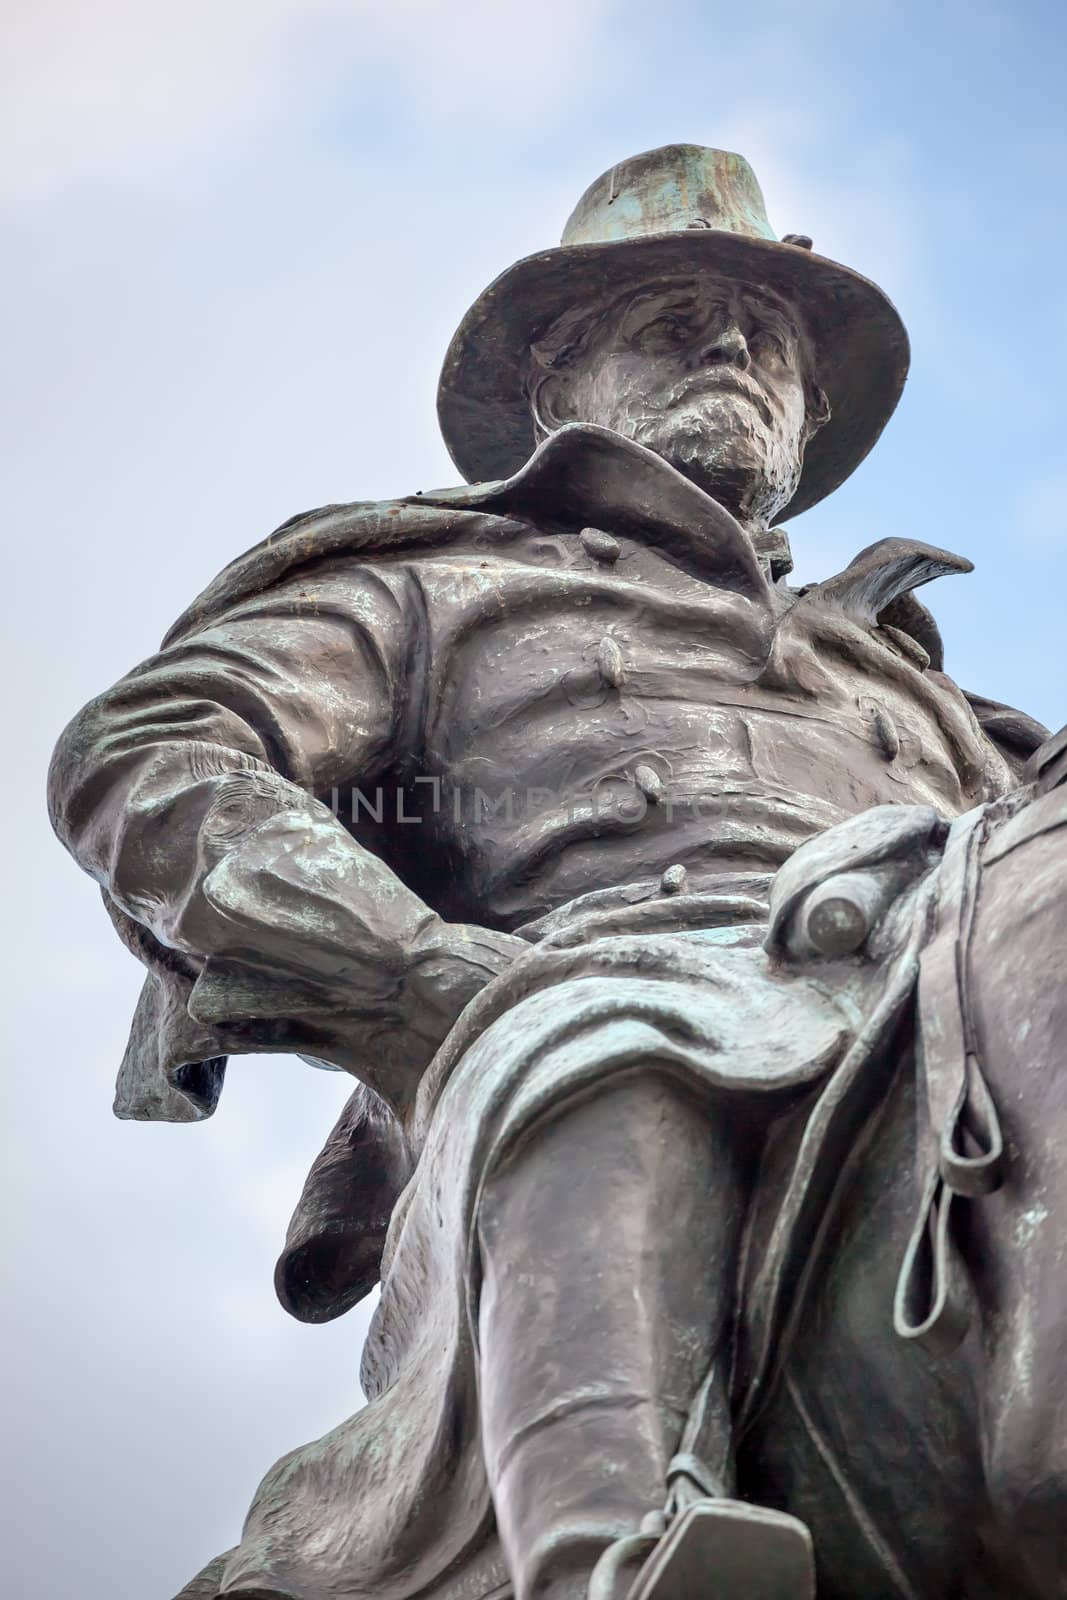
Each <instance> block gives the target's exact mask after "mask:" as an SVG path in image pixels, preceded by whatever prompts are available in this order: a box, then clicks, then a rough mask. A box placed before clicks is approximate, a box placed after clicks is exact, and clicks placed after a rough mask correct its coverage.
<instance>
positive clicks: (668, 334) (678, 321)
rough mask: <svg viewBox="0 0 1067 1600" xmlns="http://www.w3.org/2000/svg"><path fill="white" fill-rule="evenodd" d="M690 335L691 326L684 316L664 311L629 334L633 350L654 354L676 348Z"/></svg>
mask: <svg viewBox="0 0 1067 1600" xmlns="http://www.w3.org/2000/svg"><path fill="white" fill-rule="evenodd" d="M691 336H692V326H691V324H690V323H689V322H688V321H687V320H686V319H685V318H684V317H679V316H675V315H673V314H672V313H669V312H665V313H664V315H663V316H661V317H654V318H653V320H652V321H651V322H647V323H646V324H645V326H644V327H643V328H638V330H637V331H636V332H635V333H634V334H632V335H631V338H630V344H631V345H632V346H633V348H634V349H635V350H641V351H645V352H646V353H648V354H653V355H654V354H658V353H663V352H666V351H670V350H677V349H678V348H679V347H680V346H681V345H683V344H685V342H686V340H687V339H689V338H690V337H691Z"/></svg>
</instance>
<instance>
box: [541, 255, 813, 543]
mask: <svg viewBox="0 0 1067 1600" xmlns="http://www.w3.org/2000/svg"><path fill="white" fill-rule="evenodd" d="M546 348H550V345H549V342H548V341H546V345H544V346H541V347H539V350H540V352H543V351H544V350H545V349H546ZM538 353H539V352H535V356H537V355H538ZM541 359H542V360H544V355H543V354H542V355H541ZM548 359H549V360H550V361H551V362H552V365H551V366H550V367H549V369H548V370H547V371H545V372H542V374H541V375H540V376H539V377H538V378H537V379H536V380H535V383H534V385H533V386H532V400H533V406H534V416H535V421H536V423H537V424H538V426H539V428H540V429H541V431H542V432H549V431H552V430H553V429H554V428H557V427H560V426H561V425H562V424H563V423H564V422H588V423H596V424H599V425H600V426H601V427H605V428H612V429H614V430H615V431H616V432H617V433H621V434H623V435H625V437H626V438H628V439H634V440H636V441H637V443H638V444H643V445H647V446H648V448H649V449H651V450H655V451H656V452H657V454H659V455H661V456H663V457H664V459H665V460H667V461H669V462H670V463H671V465H672V466H674V467H677V468H678V470H679V471H680V472H683V473H685V475H686V476H687V477H689V478H691V479H692V480H693V481H694V482H695V483H697V484H698V485H699V486H700V487H701V488H702V489H704V490H706V491H707V492H708V493H709V494H711V495H713V496H714V497H715V498H716V499H717V500H719V501H721V502H722V504H724V505H725V506H727V507H728V508H729V509H730V510H731V511H733V512H734V514H735V515H737V516H738V517H739V518H740V519H741V520H742V521H743V522H745V523H747V524H749V525H751V526H761V527H765V526H767V525H768V524H769V522H770V521H772V520H773V518H774V517H775V515H776V514H777V513H778V512H779V511H781V510H782V508H783V507H784V506H786V505H787V504H788V503H789V501H790V500H791V499H792V497H793V493H794V491H795V489H796V486H797V483H798V481H799V478H800V469H801V465H802V463H803V458H804V446H805V445H806V443H807V441H808V439H809V438H810V437H811V436H812V434H813V433H814V432H815V431H816V429H817V428H819V427H821V426H822V424H823V423H824V422H825V421H826V420H827V418H828V416H829V408H828V406H827V404H826V398H825V396H824V395H823V394H822V391H821V390H820V389H818V387H817V385H816V384H815V383H814V381H813V379H812V377H811V376H810V374H811V359H810V353H809V346H808V341H807V339H806V337H805V334H804V331H803V329H802V327H801V326H800V324H799V322H798V319H797V317H796V314H795V313H794V312H793V311H792V310H791V309H790V308H789V307H788V306H787V305H786V304H785V303H784V302H782V301H780V300H778V299H777V297H775V296H772V295H770V294H769V293H767V292H764V291H759V290H755V289H749V288H747V287H744V286H739V285H736V284H730V283H726V282H724V281H722V280H714V279H713V280H708V279H701V280H699V281H698V280H678V281H676V282H674V283H671V284H662V283H661V284H656V285H654V286H650V287H648V288H645V289H640V290H638V291H637V292H635V293H633V294H631V295H629V296H627V297H626V299H625V300H623V301H619V302H617V303H616V304H615V305H613V306H612V307H611V308H609V310H607V311H606V312H605V313H603V315H602V316H600V317H599V318H598V319H597V320H596V321H594V322H593V323H592V325H591V326H588V327H587V328H585V329H584V330H583V332H582V335H581V337H580V339H579V340H578V341H577V343H576V344H575V345H573V346H572V347H571V348H570V349H568V350H566V351H565V352H563V353H561V354H557V353H556V352H551V353H550V355H549V358H548Z"/></svg>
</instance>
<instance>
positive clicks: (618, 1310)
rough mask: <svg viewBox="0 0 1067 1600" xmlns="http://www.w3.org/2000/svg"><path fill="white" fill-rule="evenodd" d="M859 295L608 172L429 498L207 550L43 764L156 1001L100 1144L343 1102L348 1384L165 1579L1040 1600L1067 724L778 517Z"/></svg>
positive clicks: (897, 378)
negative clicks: (124, 1135) (202, 583)
mask: <svg viewBox="0 0 1067 1600" xmlns="http://www.w3.org/2000/svg"><path fill="white" fill-rule="evenodd" d="M906 368H907V340H906V336H905V333H904V329H903V327H902V325H901V323H900V320H899V318H898V316H897V314H896V312H895V311H894V309H893V307H892V306H891V305H890V303H889V302H888V300H887V299H886V298H885V296H884V295H883V294H882V293H881V291H880V290H878V289H877V288H876V287H875V286H874V285H873V284H870V283H868V282H867V281H866V280H865V279H863V278H861V277H859V276H858V275H857V274H856V273H854V272H851V271H850V270H848V269H846V268H844V267H841V266H839V265H837V264H836V263H834V262H831V261H828V260H825V259H823V258H822V257H820V256H818V255H816V254H815V253H814V252H813V251H812V249H811V241H810V240H807V239H802V238H800V237H799V236H790V237H789V239H788V240H786V241H779V240H778V239H777V238H776V237H775V235H774V234H773V232H772V231H771V229H770V226H769V224H768V222H767V219H766V215H765V212H764V207H763V201H762V197H761V195H760V192H759V188H758V186H757V184H756V181H755V178H754V176H753V174H752V172H751V170H750V169H749V168H748V166H747V164H746V163H745V162H744V161H742V160H741V158H740V157H737V156H733V155H727V154H724V153H723V152H720V151H710V150H704V149H700V148H698V147H695V146H670V147H668V148H666V149H663V150H658V151H653V152H651V153H649V154H648V155H645V156H640V157H637V158H635V159H634V160H632V161H628V162H624V163H622V164H621V165H620V166H617V167H615V168H613V169H612V171H611V172H610V173H607V174H605V175H604V177H603V178H601V179H599V180H598V182H597V183H595V184H594V185H593V186H592V187H591V188H590V190H589V191H588V192H587V193H586V195H585V196H584V197H583V199H582V200H581V201H580V202H579V205H578V207H577V209H576V211H575V213H574V215H573V216H572V218H571V220H570V222H569V223H568V225H567V230H566V232H565V234H564V243H563V245H562V246H561V247H560V248H559V249H557V250H551V251H547V252H544V253H542V254H540V255H538V256H534V257H531V258H530V259H528V260H526V261H524V262H520V263H519V264H518V265H517V266H515V267H513V268H511V269H510V271H509V272H507V273H505V274H504V275H503V276H502V277H501V278H500V279H498V280H497V282H496V283H495V284H493V285H492V286H491V287H490V288H489V289H488V290H487V291H486V292H485V294H484V295H483V296H482V297H481V298H480V299H479V301H478V302H477V304H476V305H475V306H474V308H473V309H472V310H471V311H470V313H469V314H468V315H467V317H466V318H465V320H464V322H463V324H462V326H461V328H460V330H459V332H458V333H457V335H456V337H455V339H454V341H453V343H452V346H451V349H450V350H449V353H448V356H447V358H446V362H445V367H444V372H443V375H442V380H441V390H440V397H439V408H440V416H441V422H442V428H443V430H444V433H445V437H446V439H447V441H448V444H449V447H450V449H451V451H452V453H453V456H454V458H455V460H456V462H457V465H458V466H459V467H460V469H461V470H462V471H463V473H464V474H465V476H466V477H467V478H468V479H470V480H477V481H472V482H471V483H470V484H469V485H468V486H465V487H462V488H458V489H455V488H453V489H447V490H443V491H441V492H439V493H434V494H423V495H420V496H415V497H412V498H409V499H405V500H398V501H395V502H387V503H381V504H370V503H367V504H356V505H348V506H329V507H326V508H325V509H323V510H320V511H315V512H311V513H309V514H307V515H305V516H302V517H297V518H295V519H294V520H293V521H291V522H289V523H286V524H284V525H283V527H281V528H280V529H278V531H277V532H276V533H274V534H272V535H271V536H270V538H269V539H267V540H266V541H265V542H264V543H263V544H261V545H259V546H257V547H256V548H255V549H253V550H251V551H250V552H248V554H246V555H244V556H242V557H239V558H238V559H237V560H236V561H235V562H233V563H232V564H231V565H230V566H229V567H227V568H226V569H225V571H224V572H223V573H222V574H221V575H220V577H219V578H218V579H216V581H215V582H214V583H213V584H212V585H211V586H210V587H209V588H208V589H207V590H206V591H205V593H204V594H203V595H201V596H200V598H199V599H198V600H197V601H196V602H195V603H194V604H193V605H192V606H191V607H190V608H189V610H187V611H186V612H185V614H184V615H183V616H182V617H181V619H180V620H179V621H178V623H177V624H176V625H175V627H174V628H173V629H172V630H171V633H170V634H169V636H168V638H167V640H166V641H165V643H164V646H163V648H162V650H161V651H160V652H159V653H158V654H157V655H155V656H153V657H151V658H150V659H149V660H148V661H146V662H145V663H143V664H142V665H141V666H139V667H137V668H135V669H134V670H133V671H132V672H131V673H129V674H128V675H127V676H126V677H125V678H124V679H123V680H122V681H121V682H120V683H119V684H117V685H116V686H115V687H114V688H113V689H110V690H108V691H107V692H106V693H105V694H103V695H101V696H100V697H99V698H98V699H96V700H94V701H93V702H92V703H91V704H90V705H89V706H88V707H87V708H86V709H85V711H84V712H83V713H82V714H81V715H80V716H79V717H78V718H77V719H76V720H75V722H74V723H73V724H72V725H71V727H70V728H69V729H68V730H67V731H66V733H65V734H64V735H63V738H62V740H61V742H60V745H59V748H58V750H57V752H56V757H55V762H54V766H53V772H52V780H51V804H52V814H53V817H54V820H55V825H56V828H57V831H58V832H59V834H60V837H61V838H62V839H63V841H64V842H65V844H66V845H67V846H68V848H69V849H70V850H71V851H72V852H73V854H74V855H75V856H76V858H77V859H78V860H79V861H80V863H81V864H82V866H83V867H85V869H86V870H87V871H89V872H91V873H92V874H93V875H94V876H95V877H96V878H97V879H98V881H99V882H100V883H101V884H102V886H103V890H104V898H105V903H106V905H107V908H108V911H109V912H110V914H111V917H112V920H113V921H114V923H115V925H116V927H117V929H118V931H119V933H120V935H121V936H122V937H123V938H124V939H125V940H126V942H127V943H128V944H129V945H130V947H131V948H132V949H133V950H134V951H135V953H136V954H137V955H138V956H139V957H140V959H141V960H142V961H143V962H144V964H145V966H146V967H147V969H148V976H147V979H146V982H145V988H144V992H143V996H142V999H141V1003H140V1005H139V1007H138V1011H137V1015H136V1017H135V1019H134V1024H133V1029H132V1033H131V1038H130V1045H129V1048H128V1050H127V1054H126V1057H125V1059H124V1061H123V1063H122V1067H121V1070H120V1075H119V1085H118V1095H117V1101H116V1110H117V1112H118V1114H119V1115H120V1116H125V1117H143V1118H169V1119H172V1120H184V1121H189V1120H196V1119H198V1118H201V1117H204V1116H207V1115H210V1113H211V1111H212V1110H213V1109H214V1106H215V1103H216V1101H217V1098H218V1095H219V1093H220V1091H221V1089H222V1083H223V1075H224V1070H225V1061H226V1057H227V1055H229V1054H231V1053H234V1052H241V1051H246V1052H247V1051H264V1050H285V1051H296V1052H298V1053H300V1054H302V1055H304V1056H306V1057H308V1058H309V1059H311V1060H313V1061H316V1062H318V1063H320V1064H327V1065H330V1066H333V1067H334V1068H338V1069H341V1070H344V1071H347V1072H350V1073H351V1074H352V1075H353V1077H354V1078H355V1079H356V1080H357V1086H356V1088H355V1090H354V1092H353V1094H352V1097H351V1099H350V1101H349V1103H348V1106H347V1107H346V1109H345V1112H344V1114H343V1116H342V1117H341V1119H340V1121H339V1123H338V1125H337V1127H336V1128H335V1129H334V1131H333V1132H332V1133H331V1135H330V1137H329V1139H328V1140H327V1142H326V1145H325V1147H324V1149H323V1151H322V1154H321V1155H320V1156H319V1158H318V1160H317V1161H316V1163H315V1165H314V1167H313V1168H312V1171H311V1173H310V1174H309V1176H308V1180H307V1183H306V1186H305V1189H304V1193H303V1195H302V1197H301V1200H300V1203H299V1205H298V1207H297V1210H296V1213H295V1215H294V1217H293V1221H292V1224H291V1227H290V1231H289V1235H288V1238H287V1239H286V1242H285V1247H284V1250H283V1252H282V1255H281V1258H280V1260H279V1263H278V1271H277V1280H276V1281H277V1288H278V1294H279V1296H280V1298H281V1300H282V1303H283V1304H284V1305H285V1306H286V1307H287V1308H288V1309H289V1310H290V1311H291V1312H292V1313H293V1314H294V1315H295V1316H298V1317H301V1318H304V1319H306V1320H309V1321H321V1320H326V1319H328V1318H331V1317H335V1316H337V1315H339V1314H340V1313H342V1312H343V1311H345V1310H347V1309H348V1308H349V1307H350V1306H352V1305H353V1304H354V1303H355V1302H356V1301H358V1300H359V1299H361V1298H362V1297H363V1296H365V1295H366V1294H367V1293H368V1292H369V1290H370V1289H372V1288H373V1286H374V1285H375V1284H376V1283H377V1282H379V1281H380V1282H381V1300H380V1305H379V1307H378V1310H377V1312H376V1314H375V1318H374V1321H373V1324H372V1327H371V1331H370V1334H369V1337H368V1339H367V1344H366V1348H365V1350H364V1355H363V1368H362V1380H363V1385H364V1389H365V1392H366V1395H367V1398H368V1402H369V1403H368V1404H367V1405H366V1406H365V1407H364V1408H363V1409H362V1410H360V1411H358V1412H357V1413H356V1414H355V1415H354V1416H352V1417H351V1418H350V1419H349V1420H348V1421H347V1422H343V1423H341V1424H340V1425H339V1426H338V1427H337V1428H336V1429H334V1431H333V1432H332V1433H330V1434H327V1435H326V1437H325V1438H323V1439H320V1440H318V1441H316V1442H315V1443H314V1444H311V1445H308V1446H305V1447H303V1448H302V1449H298V1450H296V1451H294V1452H293V1453H292V1454H291V1455H289V1456H287V1457H286V1458H285V1459H284V1460H283V1461H281V1462H279V1463H278V1465H277V1466H275V1467H274V1468H273V1469H272V1470H271V1471H270V1472H269V1473H268V1475H267V1477H266V1478H265V1480H264V1482H263V1484H262V1485H261V1487H260V1489H259V1492H258V1494H257V1496H256V1499H255V1501H254V1503H253V1506H252V1508H251V1511H250V1513H249V1517H248V1520H247V1523H246V1525H245V1528H244V1532H243V1535H242V1538H241V1542H240V1543H239V1544H238V1546H237V1547H236V1548H235V1549H234V1550H232V1551H230V1552H229V1553H228V1554H227V1555H225V1556H222V1557H219V1558H218V1559H217V1560H216V1561H214V1562H212V1563H211V1564H210V1566H209V1567H207V1568H205V1569H204V1571H203V1572H202V1573H201V1574H200V1576H199V1577H198V1578H196V1579H195V1580H193V1582H192V1583H191V1584H190V1585H189V1586H187V1588H186V1589H185V1590H183V1591H182V1593H183V1595H184V1596H186V1597H187V1600H192V1597H194V1596H195V1597H198V1600H218V1597H221V1596H242V1597H244V1600H253V1597H259V1600H370V1597H374V1600H417V1597H418V1600H490V1597H494V1600H504V1597H506V1596H514V1597H515V1600H534V1597H538V1600H623V1597H624V1596H629V1597H630V1600H697V1597H698V1596H699V1597H700V1600H741V1597H742V1596H744V1597H746V1600H801V1597H803V1596H811V1595H814V1594H815V1593H816V1591H817V1593H818V1595H819V1596H820V1597H822V1600H855V1597H857V1596H864V1597H866V1600H877V1597H881V1596H885V1597H891V1596H892V1597H896V1596H900V1597H910V1600H947V1597H949V1596H958V1597H962V1600H1009V1597H1010V1600H1025V1597H1034V1600H1053V1597H1057V1596H1062V1595H1064V1594H1067V1534H1065V1532H1064V1528H1065V1527H1067V1522H1065V1513H1067V1386H1065V1384H1064V1381H1063V1350H1064V1338H1065V1320H1064V1307H1065V1304H1067V1285H1065V1282H1064V1263H1063V1245H1062V1240H1063V1235H1064V1228H1065V1226H1067V1157H1065V1155H1064V1153H1063V1152H1064V1141H1063V1138H1062V1130H1063V1129H1064V1128H1065V1127H1067V1088H1065V1086H1064V1085H1065V1080H1064V1078H1063V1072H1062V1065H1063V1051H1064V1046H1065V1043H1067V998H1065V995H1067V990H1065V986H1064V984H1063V979H1062V962H1063V949H1064V935H1065V931H1067V902H1065V896H1064V883H1065V868H1067V758H1065V736H1064V734H1062V733H1061V734H1060V735H1058V736H1057V737H1055V738H1052V739H1049V738H1048V736H1047V733H1046V730H1044V729H1043V728H1041V727H1039V726H1038V725H1037V724H1035V723H1034V722H1032V721H1031V720H1030V719H1029V718H1027V717H1025V716H1023V715H1021V714H1020V713H1017V712H1014V711H1011V710H1010V709H1008V708H1006V707H1004V706H1001V705H997V704H994V703H992V702H990V701H987V700H983V699H980V698H978V697H976V696H969V695H967V694H965V693H964V692H962V691H961V690H960V689H959V688H957V686H956V685H955V684H954V683H953V682H952V680H951V679H950V678H948V677H946V676H945V674H944V670H943V661H942V646H941V640H940V637H939V634H938V631H937V627H936V625H935V623H934V622H933V619H932V618H931V616H930V613H929V612H928V611H927V610H926V608H925V607H924V606H923V605H922V604H921V602H920V601H919V600H918V599H917V598H916V596H915V590H916V589H917V588H918V587H919V586H921V585H923V584H925V583H927V582H929V581H930V580H931V579H933V578H936V577H939V576H941V575H945V574H951V573H963V572H966V571H968V570H969V563H968V562H967V561H966V560H964V559H963V558H962V557H959V556H956V555H953V554H951V553H950V552H948V551H945V550H941V549H938V548H936V547H934V546H932V545H929V544H926V543H920V542H918V541H915V540H912V539H908V538H903V537H902V538H899V539H892V540H886V541H883V542H882V543H880V544H877V545H873V546H871V547H870V548H868V549H866V550H864V551H862V552H861V553H860V554H859V555H858V556H857V557H856V559H855V560H854V561H853V562H852V563H851V564H850V565H849V566H848V567H847V568H846V569H845V570H844V571H843V572H841V573H839V574H837V575H836V576H832V577H830V578H828V579H827V580H826V581H825V582H822V583H819V584H816V585H813V586H809V587H808V588H806V589H796V588H792V587H790V586H789V583H788V575H789V573H790V570H791V565H792V563H791V558H790V554H789V543H788V540H787V538H786V536H785V534H784V532H783V531H782V529H781V527H780V526H778V524H779V523H780V521H781V520H782V519H783V518H785V517H787V516H789V515H791V514H793V513H795V512H797V511H799V510H802V509H804V508H806V507H808V506H810V505H812V504H814V503H815V502H816V501H817V500H818V499H820V498H821V497H822V496H823V495H825V494H827V493H829V492H830V491H831V490H832V489H833V488H834V487H836V486H837V484H839V483H840V482H841V481H842V480H843V479H844V478H845V477H846V476H847V475H848V474H849V473H850V472H851V471H852V470H853V469H854V468H855V467H856V466H857V465H858V464H859V462H860V461H861V460H862V458H863V457H864V455H865V454H866V453H867V451H868V450H869V449H870V448H871V446H872V445H873V444H874V442H875V440H876V439H877V436H878V434H879V433H880V431H881V429H882V427H883V426H884V424H885V422H886V421H887V419H888V417H889V416H890V414H891V412H892V410H893V407H894V405H895V404H896V401H897V398H898V396H899V394H900V390H901V387H902V385H903V381H904V377H905V373H906Z"/></svg>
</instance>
